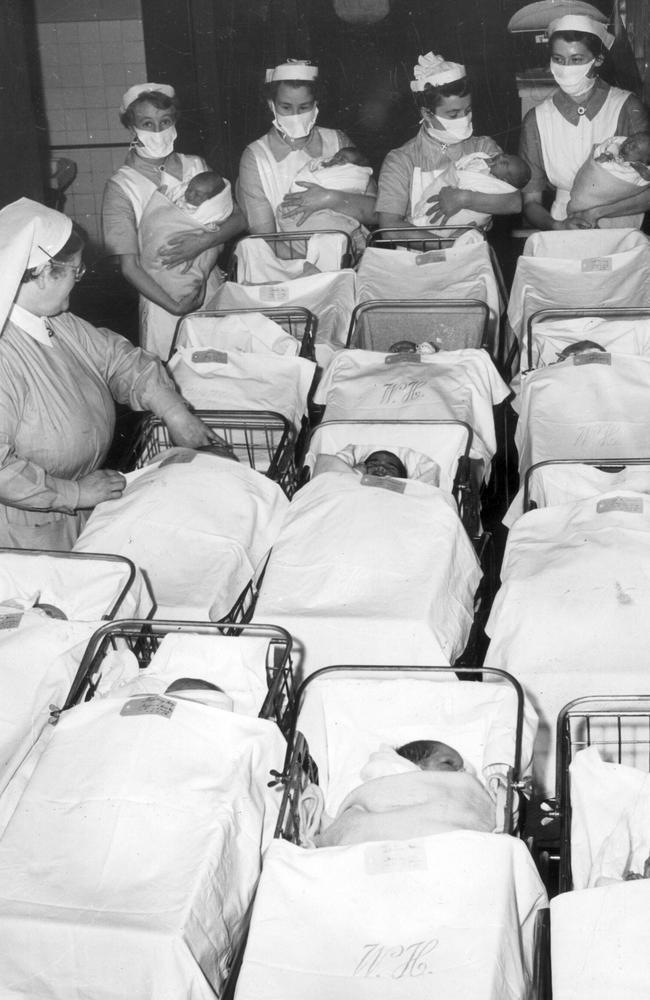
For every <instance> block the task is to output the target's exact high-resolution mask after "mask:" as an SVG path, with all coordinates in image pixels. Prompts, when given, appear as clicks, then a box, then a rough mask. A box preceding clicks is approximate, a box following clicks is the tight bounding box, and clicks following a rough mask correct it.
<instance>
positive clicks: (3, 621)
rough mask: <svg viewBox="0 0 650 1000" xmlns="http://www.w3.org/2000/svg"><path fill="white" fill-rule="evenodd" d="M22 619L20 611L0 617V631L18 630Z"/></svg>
mask: <svg viewBox="0 0 650 1000" xmlns="http://www.w3.org/2000/svg"><path fill="white" fill-rule="evenodd" d="M22 617H23V613H22V611H17V612H16V613H15V614H8V615H4V614H3V615H0V631H4V630H5V629H9V628H18V626H19V625H20V622H21V619H22Z"/></svg>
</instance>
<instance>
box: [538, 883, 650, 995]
mask: <svg viewBox="0 0 650 1000" xmlns="http://www.w3.org/2000/svg"><path fill="white" fill-rule="evenodd" d="M649 938H650V882H648V881H640V882H623V883H621V884H620V885H610V886H605V887H603V888H601V889H583V890H581V891H579V892H565V893H562V895H560V896H556V897H555V899H552V900H551V963H552V976H553V1000H645V997H647V995H648V982H650V948H648V939H649Z"/></svg>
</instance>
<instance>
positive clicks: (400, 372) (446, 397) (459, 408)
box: [314, 349, 510, 477]
mask: <svg viewBox="0 0 650 1000" xmlns="http://www.w3.org/2000/svg"><path fill="white" fill-rule="evenodd" d="M394 357H395V356H394V355H390V354H389V355H385V354H381V353H378V352H376V351H362V350H351V351H345V352H342V353H340V354H337V355H336V356H335V357H334V359H333V360H332V362H331V364H330V366H329V367H328V369H327V370H326V371H325V373H324V375H323V378H322V380H321V382H320V385H319V386H318V389H317V391H316V393H315V396H314V400H315V402H317V403H321V404H324V405H325V407H326V409H325V415H324V419H325V420H350V419H354V418H356V419H358V420H382V419H389V420H418V419H424V420H462V421H464V422H465V423H467V424H469V425H470V427H471V428H472V430H473V431H474V442H473V448H472V452H471V457H472V458H477V459H482V460H483V462H484V463H485V469H486V477H487V476H489V468H490V460H491V459H492V456H493V455H494V453H495V451H496V438H495V431H494V415H493V412H492V407H493V406H495V405H496V404H497V403H500V402H502V401H503V400H504V399H505V398H506V397H507V396H508V395H509V394H510V390H509V389H508V387H507V385H506V384H505V382H504V381H503V380H502V378H501V377H500V375H499V374H498V372H497V370H496V368H495V367H494V364H493V362H492V360H491V358H490V357H489V355H488V354H487V352H486V351H479V350H472V349H466V350H460V351H444V352H441V353H439V354H432V355H426V354H424V355H422V356H421V361H419V362H409V361H408V360H406V359H405V360H403V361H400V362H399V363H398V364H395V363H394V362H393V363H388V364H387V363H386V362H387V359H390V358H394Z"/></svg>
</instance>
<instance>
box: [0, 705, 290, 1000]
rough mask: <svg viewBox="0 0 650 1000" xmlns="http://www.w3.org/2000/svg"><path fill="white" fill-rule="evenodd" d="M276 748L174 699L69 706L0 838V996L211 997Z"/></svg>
mask: <svg viewBox="0 0 650 1000" xmlns="http://www.w3.org/2000/svg"><path fill="white" fill-rule="evenodd" d="M284 749H285V748H284V741H283V739H282V737H281V736H280V733H279V731H278V730H277V728H276V727H275V726H274V725H273V724H272V723H270V722H266V721H263V720H260V719H248V718H245V717H243V716H240V715H233V714H231V713H229V712H224V711H221V710H220V709H217V708H210V707H206V706H204V705H200V704H197V703H194V702H188V701H181V700H179V699H176V700H174V699H167V698H154V699H142V698H136V699H130V700H128V701H126V702H119V701H116V700H114V699H108V700H99V701H97V700H94V701H91V702H88V703H86V704H85V705H82V706H79V707H78V708H75V709H72V710H71V711H69V712H68V713H66V714H65V715H64V716H63V717H62V718H61V720H60V721H59V723H58V725H57V727H56V728H55V730H54V735H53V736H52V738H51V739H50V741H49V743H48V745H47V747H46V748H45V750H44V752H43V753H42V755H41V757H40V760H39V761H38V764H37V766H36V768H35V770H34V773H33V775H32V777H31V779H30V781H29V783H28V785H27V787H26V788H25V790H24V792H23V795H22V798H21V799H20V801H19V802H18V804H17V806H16V809H15V811H14V813H13V816H12V817H11V820H10V822H9V824H8V825H7V827H6V829H5V830H4V833H3V835H2V837H1V838H0V867H1V868H2V871H3V872H4V873H5V876H6V877H5V876H3V880H2V887H1V888H0V928H1V929H2V938H3V942H4V947H3V949H2V955H0V979H1V981H2V984H3V992H4V996H6V997H7V998H8V1000H9V998H13V997H16V998H17V997H19V996H26V995H28V996H30V997H31V998H33V1000H45V998H48V1000H54V998H56V1000H59V998H60V1000H64V998H65V1000H81V998H82V997H84V998H86V997H89V996H92V997H102V998H103V997H109V996H121V995H124V996H127V995H128V996H129V997H131V998H133V1000H157V998H165V1000H167V998H169V997H173V996H188V997H189V996H191V997H192V998H197V1000H204V998H205V1000H208V998H213V997H214V993H217V995H218V994H219V991H220V989H221V988H222V986H223V982H224V978H225V976H226V974H227V972H228V969H229V966H230V964H231V962H232V958H233V952H234V950H235V949H236V947H237V944H238V942H239V939H240V936H241V933H242V924H243V921H244V918H245V914H246V910H247V908H248V906H249V904H250V902H251V898H252V894H253V891H254V888H255V885H256V882H257V879H258V877H259V872H260V865H261V853H262V851H263V850H264V849H265V847H266V845H267V844H268V842H269V840H270V837H271V836H272V832H273V827H274V824H275V821H276V817H277V811H278V799H279V795H278V791H277V789H269V788H268V785H267V782H268V771H269V768H271V767H277V768H281V767H282V761H283V754H284ZM213 991H214V992H213Z"/></svg>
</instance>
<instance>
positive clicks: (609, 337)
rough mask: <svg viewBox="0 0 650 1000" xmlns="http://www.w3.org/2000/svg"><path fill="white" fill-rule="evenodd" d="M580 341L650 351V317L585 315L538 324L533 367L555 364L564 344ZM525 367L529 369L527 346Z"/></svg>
mask: <svg viewBox="0 0 650 1000" xmlns="http://www.w3.org/2000/svg"><path fill="white" fill-rule="evenodd" d="M581 340H593V341H594V343H596V344H600V346H601V347H604V348H605V350H606V351H611V353H612V354H650V316H648V317H647V318H643V319H607V318H604V319H603V318H601V317H599V316H584V317H581V318H577V317H576V318H575V319H561V320H559V319H553V320H544V321H543V322H541V323H535V324H534V325H533V330H532V345H533V368H545V367H546V365H550V364H553V363H554V362H556V361H557V356H558V354H559V353H560V352H561V351H563V350H564V348H565V347H569V346H570V345H571V344H576V343H578V342H579V341H581ZM522 368H528V354H527V348H525V349H524V356H523V359H522Z"/></svg>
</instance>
